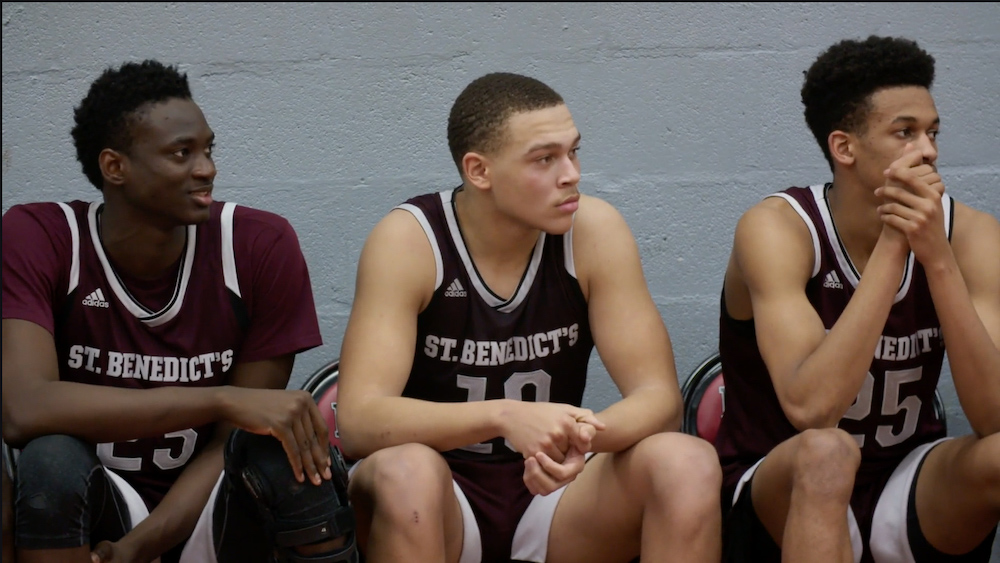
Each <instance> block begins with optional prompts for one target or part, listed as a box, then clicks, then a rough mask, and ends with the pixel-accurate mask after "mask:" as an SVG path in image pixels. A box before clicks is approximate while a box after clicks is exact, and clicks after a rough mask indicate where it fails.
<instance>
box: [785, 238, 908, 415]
mask: <svg viewBox="0 0 1000 563" xmlns="http://www.w3.org/2000/svg"><path fill="white" fill-rule="evenodd" d="M904 256H905V254H904V253H903V252H900V251H899V249H898V248H892V247H891V246H890V245H888V244H885V240H884V239H882V240H880V241H879V243H878V244H877V245H876V246H875V249H874V251H873V252H872V256H871V257H870V259H869V260H868V264H867V266H866V267H865V271H864V276H863V277H862V278H861V281H860V282H859V284H858V287H857V291H855V293H854V295H853V296H851V299H850V301H849V302H848V304H847V307H845V309H844V311H843V313H841V315H840V316H839V318H838V319H837V321H836V323H835V324H834V325H833V327H832V328H831V329H830V330H829V331H828V332H827V333H826V335H825V336H824V337H823V338H822V340H821V341H820V343H819V345H818V346H817V347H816V348H815V349H814V350H813V351H812V353H810V354H809V355H808V356H807V357H806V358H805V359H804V360H803V361H802V363H801V364H800V365H799V366H798V368H797V369H796V370H795V372H794V374H793V375H792V376H791V377H789V378H788V379H787V380H786V382H785V388H786V391H785V401H784V402H785V403H786V404H785V405H784V406H785V410H786V414H787V415H788V418H789V420H790V421H791V422H792V424H793V425H795V426H796V428H798V429H799V430H805V429H807V428H831V427H834V426H836V425H837V424H838V422H839V421H840V419H841V418H842V417H843V416H844V413H846V412H847V409H848V408H850V406H851V404H853V402H854V401H855V399H856V398H857V395H858V392H859V390H860V389H861V385H862V384H863V382H864V380H865V376H866V375H867V373H868V369H869V368H870V367H871V363H872V359H873V357H874V354H875V349H876V347H877V345H878V341H879V338H880V337H881V335H882V329H883V327H884V326H885V322H886V319H887V318H888V317H889V311H890V309H891V308H892V305H893V301H894V298H895V294H896V292H897V291H898V289H899V282H900V279H901V274H902V270H903V265H904Z"/></svg>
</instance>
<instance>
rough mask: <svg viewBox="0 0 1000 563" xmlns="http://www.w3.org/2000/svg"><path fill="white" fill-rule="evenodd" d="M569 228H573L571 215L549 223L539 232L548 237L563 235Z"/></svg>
mask: <svg viewBox="0 0 1000 563" xmlns="http://www.w3.org/2000/svg"><path fill="white" fill-rule="evenodd" d="M571 228H573V215H569V216H567V217H565V218H561V219H559V220H556V221H549V222H548V223H546V224H545V226H543V227H541V230H543V231H545V232H546V233H547V234H550V235H565V234H566V233H568V232H569V230H570V229H571Z"/></svg>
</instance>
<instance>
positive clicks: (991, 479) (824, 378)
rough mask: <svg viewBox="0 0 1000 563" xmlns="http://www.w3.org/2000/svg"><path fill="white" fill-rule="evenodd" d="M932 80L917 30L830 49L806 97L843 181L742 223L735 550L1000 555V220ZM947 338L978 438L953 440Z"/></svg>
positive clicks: (726, 431) (727, 308)
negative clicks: (950, 152)
mask: <svg viewBox="0 0 1000 563" xmlns="http://www.w3.org/2000/svg"><path fill="white" fill-rule="evenodd" d="M933 79H934V59H933V57H932V56H931V55H929V54H928V53H927V52H925V51H924V50H923V49H921V48H920V47H918V45H917V44H916V43H915V42H913V41H911V40H908V39H903V38H893V37H874V36H873V37H869V38H868V39H866V40H845V41H841V42H839V43H837V44H835V45H833V46H831V47H829V48H828V49H827V50H826V51H825V52H823V53H822V54H821V55H820V56H819V58H818V59H816V61H815V62H814V63H813V64H812V66H811V67H810V68H809V70H808V71H807V72H806V75H805V83H804V86H803V87H802V102H803V103H804V105H805V117H806V121H807V123H808V124H809V127H810V128H811V129H812V132H813V134H814V135H815V137H816V140H817V141H818V142H819V145H820V148H821V149H822V150H823V153H824V155H825V156H826V158H827V160H828V162H829V164H830V168H831V170H832V172H833V179H832V182H829V183H826V184H818V185H814V186H811V187H796V188H790V189H787V190H785V191H783V192H780V193H777V194H774V195H773V196H771V197H767V198H765V199H764V200H763V201H761V202H760V203H758V204H757V205H755V206H754V207H752V208H751V209H750V210H749V211H747V212H746V213H745V214H744V216H743V217H742V218H741V219H740V221H739V223H738V225H737V227H736V233H735V241H734V246H733V251H732V257H731V259H730V262H729V266H728V269H727V272H726V278H725V288H724V291H723V298H722V315H721V321H720V353H721V356H722V365H723V372H724V373H725V378H726V409H725V415H724V416H723V418H722V423H721V428H720V430H719V434H718V437H717V439H716V447H717V449H718V451H719V455H720V458H721V461H722V464H723V471H724V474H725V478H724V492H723V502H724V503H725V504H726V507H725V508H727V509H728V508H729V507H732V512H731V513H730V515H729V517H728V518H727V521H726V526H725V527H726V538H727V539H726V550H725V551H726V552H727V554H729V555H732V557H733V560H739V559H741V558H742V559H745V560H748V561H771V560H773V561H777V560H778V559H779V558H781V559H782V560H784V561H876V562H879V563H884V562H914V561H916V562H928V561H982V562H985V561H987V559H988V558H989V556H990V554H989V552H990V546H991V544H992V537H993V534H994V533H995V529H996V525H997V519H998V518H1000V435H998V434H997V431H998V430H1000V352H998V343H1000V224H998V223H997V220H996V218H994V217H992V216H990V215H988V214H986V213H982V212H980V211H976V210H974V209H971V208H970V207H968V206H966V205H964V204H962V203H960V202H957V201H955V200H954V199H953V198H951V197H950V196H949V195H948V194H947V193H945V188H944V184H943V180H942V179H941V176H940V175H939V174H938V172H937V168H936V162H937V158H938V142H937V137H938V131H939V130H940V127H941V123H940V119H939V117H938V112H937V110H936V108H935V105H934V100H933V98H932V97H931V94H930V88H931V84H932V82H933ZM945 349H947V350H948V357H949V360H950V364H951V368H952V375H953V378H954V381H955V388H956V390H957V392H958V397H959V400H960V401H961V404H962V407H963V410H964V412H965V415H966V416H967V417H968V420H969V424H970V425H971V426H972V429H973V434H972V435H970V436H964V437H961V438H954V439H947V438H945V433H944V429H943V427H942V421H941V420H938V418H937V417H936V416H935V412H934V407H933V404H934V393H935V389H936V387H937V385H938V379H939V376H940V373H941V366H942V361H943V358H944V353H945ZM779 548H780V552H779ZM952 557H954V559H952Z"/></svg>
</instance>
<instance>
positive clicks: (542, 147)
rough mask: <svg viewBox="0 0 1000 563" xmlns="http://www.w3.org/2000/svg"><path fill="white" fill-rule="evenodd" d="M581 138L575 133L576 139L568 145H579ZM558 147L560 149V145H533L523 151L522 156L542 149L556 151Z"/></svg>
mask: <svg viewBox="0 0 1000 563" xmlns="http://www.w3.org/2000/svg"><path fill="white" fill-rule="evenodd" d="M582 138H583V135H581V134H579V133H577V134H576V138H575V139H573V142H572V143H570V145H571V146H574V145H578V144H580V139H582ZM560 147H562V143H542V144H540V145H533V146H531V147H529V148H528V150H526V151H524V154H531V153H533V152H535V151H540V150H543V149H557V148H560Z"/></svg>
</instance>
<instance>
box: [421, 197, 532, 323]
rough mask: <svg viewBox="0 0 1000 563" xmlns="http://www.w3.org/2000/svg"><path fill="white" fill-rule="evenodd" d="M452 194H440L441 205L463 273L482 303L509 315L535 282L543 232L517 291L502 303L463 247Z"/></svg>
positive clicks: (463, 241)
mask: <svg viewBox="0 0 1000 563" xmlns="http://www.w3.org/2000/svg"><path fill="white" fill-rule="evenodd" d="M454 194H455V190H454V189H451V190H446V191H443V192H440V196H441V204H442V207H443V208H444V216H445V220H446V221H447V222H448V231H449V232H450V233H451V239H452V241H453V242H454V243H455V248H457V249H458V255H459V256H460V257H461V258H462V264H463V265H464V266H465V271H466V273H467V274H468V275H469V279H470V280H471V281H472V286H473V287H474V288H475V289H476V293H478V294H479V296H480V297H481V298H482V299H483V301H485V302H486V304H487V305H489V306H490V307H493V308H494V309H496V310H497V311H500V312H501V313H509V312H511V311H513V310H514V309H517V307H518V306H519V305H520V304H521V303H522V302H523V301H524V299H525V298H526V297H527V295H528V291H530V290H531V286H532V284H533V283H534V281H535V275H536V274H537V273H538V268H539V265H540V264H541V262H542V251H543V250H544V249H545V232H544V231H543V232H540V233H538V240H537V241H536V242H535V250H534V252H533V253H532V255H531V260H530V261H529V262H528V268H527V270H525V272H524V275H523V276H522V277H521V282H520V283H519V284H518V286H517V291H516V292H514V295H513V296H512V297H511V298H510V299H509V300H507V301H504V300H503V299H501V298H499V297H498V296H497V295H496V294H495V293H493V292H492V291H490V290H489V288H487V287H486V284H485V283H484V282H483V279H482V278H481V277H480V276H479V272H478V271H477V270H476V266H475V264H474V263H473V262H472V257H470V256H469V251H468V249H467V248H466V247H465V240H464V239H463V238H462V231H461V229H460V228H459V226H458V218H457V217H455V210H454V209H452V206H451V205H452V204H451V202H452V198H453V197H454Z"/></svg>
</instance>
